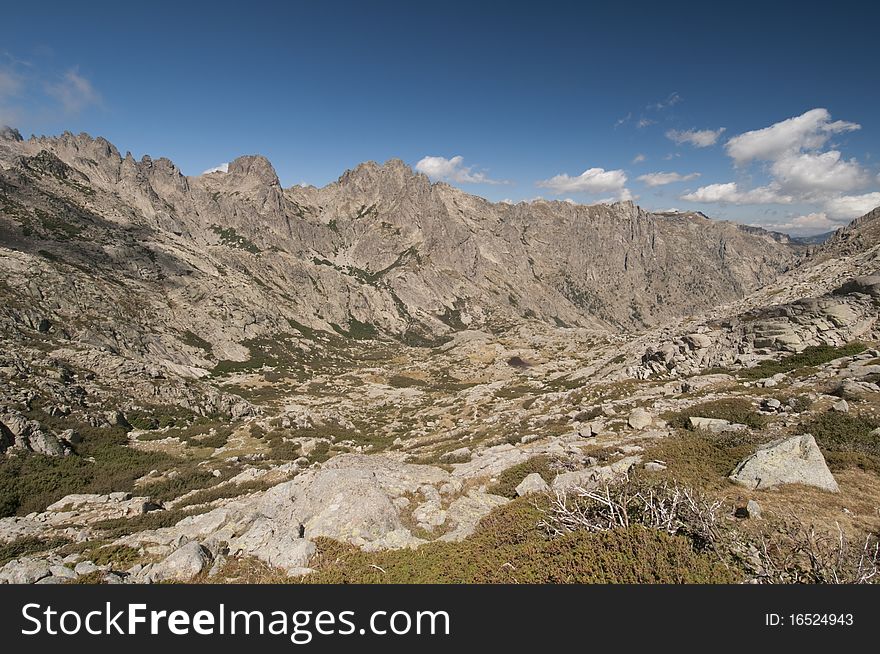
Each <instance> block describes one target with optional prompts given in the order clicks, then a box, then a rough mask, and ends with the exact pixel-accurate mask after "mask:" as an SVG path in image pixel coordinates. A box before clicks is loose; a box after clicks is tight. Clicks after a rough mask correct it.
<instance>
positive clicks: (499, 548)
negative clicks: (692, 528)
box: [301, 499, 737, 584]
mask: <svg viewBox="0 0 880 654" xmlns="http://www.w3.org/2000/svg"><path fill="white" fill-rule="evenodd" d="M541 517H542V514H541V513H540V512H539V511H538V509H537V508H536V507H535V506H533V505H532V504H531V503H529V502H528V501H525V500H522V499H520V500H515V501H513V502H511V503H510V504H507V505H506V506H504V507H500V508H499V509H496V510H495V511H493V512H492V513H491V514H489V515H488V516H486V517H485V518H483V520H482V521H481V522H480V524H479V526H478V527H477V530H476V532H475V533H474V534H473V535H472V536H471V537H469V538H466V539H465V540H463V541H461V542H460V543H445V542H439V541H435V542H432V543H428V544H426V545H422V546H421V547H419V548H418V549H415V550H408V549H406V550H393V551H385V552H363V551H361V550H359V549H358V548H356V547H354V546H351V545H348V544H343V543H338V542H336V541H332V540H329V539H325V538H322V539H318V541H317V544H318V553H317V555H316V556H315V558H314V559H313V560H312V562H311V566H312V567H314V568H315V569H316V572H315V573H314V574H311V575H307V576H306V577H303V578H302V579H301V581H302V582H303V583H318V584H323V583H392V584H397V583H410V584H411V583H730V582H733V581H736V580H737V577H736V575H735V574H733V573H731V572H730V571H729V570H727V569H726V568H724V567H723V566H722V565H721V564H720V563H717V562H715V561H713V560H712V559H710V558H709V557H708V556H707V555H703V554H697V553H696V552H695V551H694V549H693V548H692V546H691V544H690V542H689V541H688V540H687V539H685V538H683V537H679V536H669V535H667V534H665V533H662V532H659V531H656V530H649V529H645V528H643V527H639V526H635V527H630V528H628V529H618V530H612V531H608V532H603V533H585V532H575V533H569V534H565V535H562V536H558V537H549V536H547V534H546V533H545V532H544V530H543V529H541V528H539V527H538V526H537V525H538V523H539V522H540V520H541Z"/></svg>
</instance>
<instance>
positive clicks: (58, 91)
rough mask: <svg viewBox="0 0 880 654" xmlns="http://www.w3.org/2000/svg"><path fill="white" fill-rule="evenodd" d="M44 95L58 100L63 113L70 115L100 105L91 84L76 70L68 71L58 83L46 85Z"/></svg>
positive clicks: (98, 97)
mask: <svg viewBox="0 0 880 654" xmlns="http://www.w3.org/2000/svg"><path fill="white" fill-rule="evenodd" d="M46 93H48V94H49V95H50V96H52V97H53V98H55V99H56V100H58V101H59V102H60V103H61V106H62V107H63V108H64V111H66V112H67V113H72V114H75V113H79V112H80V111H82V110H83V109H85V108H86V107H89V106H92V105H97V104H100V103H101V96H100V95H99V94H98V92H97V91H96V90H95V88H94V87H93V86H92V83H91V82H90V81H89V80H87V79H86V78H85V77H83V76H82V75H80V74H79V72H78V71H77V70H76V69H71V70H68V71H67V72H66V73H65V74H64V77H63V78H62V79H61V80H60V81H59V82H57V83H52V84H48V85H47V86H46Z"/></svg>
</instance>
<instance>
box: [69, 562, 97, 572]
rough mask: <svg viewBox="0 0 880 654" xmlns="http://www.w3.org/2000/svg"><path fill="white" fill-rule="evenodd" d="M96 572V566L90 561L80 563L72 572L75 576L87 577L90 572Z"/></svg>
mask: <svg viewBox="0 0 880 654" xmlns="http://www.w3.org/2000/svg"><path fill="white" fill-rule="evenodd" d="M97 570H98V566H96V565H95V564H94V563H92V562H91V561H80V562H79V563H77V564H76V565H75V566H74V567H73V571H74V572H75V573H76V574H77V575H87V574H91V573H92V572H97Z"/></svg>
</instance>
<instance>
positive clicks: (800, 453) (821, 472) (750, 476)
mask: <svg viewBox="0 0 880 654" xmlns="http://www.w3.org/2000/svg"><path fill="white" fill-rule="evenodd" d="M730 479H731V481H734V482H736V483H737V484H742V485H743V486H748V487H749V488H754V489H765V488H773V487H775V486H779V485H782V484H804V485H806V486H815V487H816V488H822V489H824V490H827V491H831V492H834V493H836V492H838V490H839V489H838V486H837V481H835V479H834V476H833V475H832V474H831V471H830V470H829V469H828V465H827V464H826V463H825V457H823V456H822V452H821V451H819V446H818V445H816V439H815V438H813V436H812V435H811V434H803V435H801V436H792V437H791V438H785V439H779V440H775V441H773V442H771V443H767V444H766V445H763V446H761V447H759V448H758V450H757V451H756V452H755V453H754V454H752V455H750V456H748V457H746V458H745V459H743V460H742V461H741V462H740V463H739V465H737V466H736V468H735V469H734V471H733V473H731V475H730Z"/></svg>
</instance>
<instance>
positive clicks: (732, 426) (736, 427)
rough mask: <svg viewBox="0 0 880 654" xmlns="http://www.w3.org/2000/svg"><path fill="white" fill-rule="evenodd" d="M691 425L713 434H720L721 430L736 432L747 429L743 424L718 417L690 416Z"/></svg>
mask: <svg viewBox="0 0 880 654" xmlns="http://www.w3.org/2000/svg"><path fill="white" fill-rule="evenodd" d="M689 420H690V423H691V427H693V428H694V429H705V430H706V431H709V432H712V433H713V434H721V433H723V432H736V431H743V430H745V429H748V427H746V426H745V425H740V424H737V423H733V422H730V421H729V420H721V419H719V418H700V417H693V416H692V417H691V418H690V419H689Z"/></svg>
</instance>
